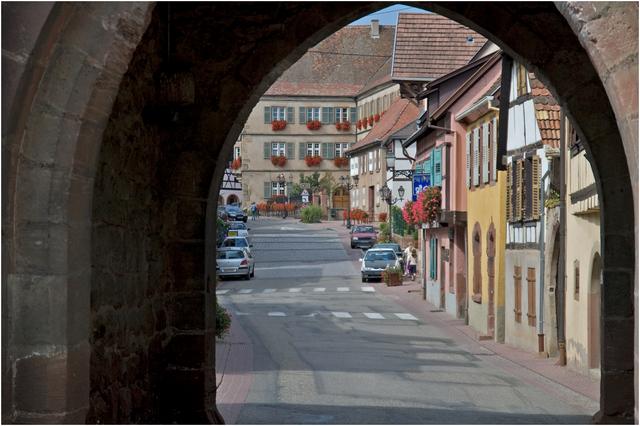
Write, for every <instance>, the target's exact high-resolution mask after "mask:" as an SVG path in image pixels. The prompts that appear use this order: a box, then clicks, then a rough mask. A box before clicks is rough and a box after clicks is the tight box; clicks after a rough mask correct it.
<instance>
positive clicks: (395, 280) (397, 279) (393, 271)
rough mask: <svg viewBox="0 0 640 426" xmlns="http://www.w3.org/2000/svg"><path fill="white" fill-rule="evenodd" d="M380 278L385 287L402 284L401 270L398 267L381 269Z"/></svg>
mask: <svg viewBox="0 0 640 426" xmlns="http://www.w3.org/2000/svg"><path fill="white" fill-rule="evenodd" d="M382 279H383V280H384V282H385V284H387V287H395V286H399V285H402V270H401V269H400V268H395V267H394V268H387V269H385V270H384V271H382Z"/></svg>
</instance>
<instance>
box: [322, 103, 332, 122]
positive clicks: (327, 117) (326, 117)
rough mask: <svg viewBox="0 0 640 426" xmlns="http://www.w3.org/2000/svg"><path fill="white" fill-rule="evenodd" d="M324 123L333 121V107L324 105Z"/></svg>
mask: <svg viewBox="0 0 640 426" xmlns="http://www.w3.org/2000/svg"><path fill="white" fill-rule="evenodd" d="M321 118H322V124H329V123H331V108H329V107H322V117H321Z"/></svg>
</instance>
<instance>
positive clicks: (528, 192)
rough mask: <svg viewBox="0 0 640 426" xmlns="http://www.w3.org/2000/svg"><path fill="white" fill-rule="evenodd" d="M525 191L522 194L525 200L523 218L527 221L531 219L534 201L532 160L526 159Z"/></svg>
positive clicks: (523, 202)
mask: <svg viewBox="0 0 640 426" xmlns="http://www.w3.org/2000/svg"><path fill="white" fill-rule="evenodd" d="M523 162H524V185H523V186H524V190H523V192H522V195H523V200H522V207H523V209H524V213H523V218H524V219H525V220H528V219H531V215H532V213H533V211H532V207H533V205H532V201H533V179H532V177H533V170H531V169H532V167H531V158H526V159H525V160H524V161H523Z"/></svg>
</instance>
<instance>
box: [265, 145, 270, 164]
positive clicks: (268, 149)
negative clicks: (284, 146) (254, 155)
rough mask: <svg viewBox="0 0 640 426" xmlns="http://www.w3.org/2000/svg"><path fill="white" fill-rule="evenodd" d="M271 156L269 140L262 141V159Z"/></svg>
mask: <svg viewBox="0 0 640 426" xmlns="http://www.w3.org/2000/svg"><path fill="white" fill-rule="evenodd" d="M269 158H271V142H265V143H264V159H265V160H268V159H269Z"/></svg>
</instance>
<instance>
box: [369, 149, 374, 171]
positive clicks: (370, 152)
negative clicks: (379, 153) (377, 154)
mask: <svg viewBox="0 0 640 426" xmlns="http://www.w3.org/2000/svg"><path fill="white" fill-rule="evenodd" d="M369 173H373V151H369Z"/></svg>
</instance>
